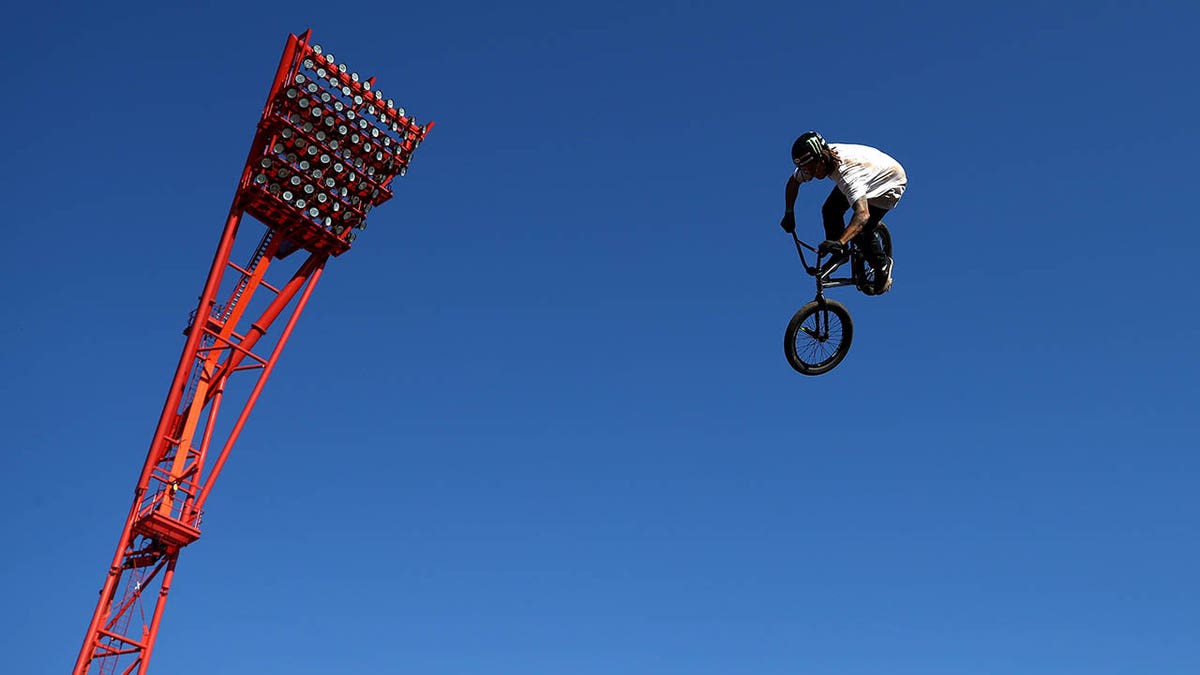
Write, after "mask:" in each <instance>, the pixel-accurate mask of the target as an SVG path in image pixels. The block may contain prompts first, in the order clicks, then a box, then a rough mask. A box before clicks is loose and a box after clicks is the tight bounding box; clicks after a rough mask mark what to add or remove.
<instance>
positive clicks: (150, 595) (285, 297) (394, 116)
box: [74, 30, 433, 675]
mask: <svg viewBox="0 0 1200 675" xmlns="http://www.w3.org/2000/svg"><path fill="white" fill-rule="evenodd" d="M311 35H312V31H311V30H310V31H308V32H306V33H304V35H302V36H296V35H290V36H289V37H288V41H287V46H286V47H285V48H284V51H283V59H282V60H281V61H280V64H279V70H278V71H277V72H276V74H275V81H274V82H273V83H272V85H271V93H270V95H269V96H268V97H267V105H266V108H264V110H263V114H262V119H261V120H260V121H259V123H258V130H257V132H256V133H255V135H254V142H253V144H252V145H251V146H250V156H249V158H248V159H247V160H246V166H245V168H244V169H243V170H242V178H241V181H240V182H239V183H238V189H237V194H236V196H235V197H234V200H233V206H232V207H231V208H230V210H229V217H228V219H227V220H226V222H225V229H224V231H223V232H222V234H221V239H220V243H218V245H217V252H216V256H215V257H214V259H213V264H212V268H211V269H210V270H209V273H208V280H207V281H206V282H205V284H204V291H203V293H202V294H201V296H200V304H199V306H198V307H197V309H196V311H195V313H194V314H193V315H192V319H191V320H190V321H189V323H188V325H187V328H186V329H185V330H184V334H185V335H186V336H187V340H186V342H185V344H184V347H183V354H182V355H181V357H180V359H179V365H178V367H177V368H176V370H175V378H174V380H172V382H171V388H170V390H169V391H168V393H167V400H166V404H165V405H164V406H163V412H162V416H161V417H160V418H159V420H158V426H157V427H156V428H155V430H154V437H153V439H152V440H151V442H150V451H149V454H148V456H147V457H146V464H145V466H144V467H143V468H142V473H141V476H140V477H139V478H138V482H137V487H136V489H135V490H134V498H133V505H132V507H131V508H130V510H129V517H128V518H127V519H126V521H125V527H124V529H123V530H122V531H121V539H120V542H119V543H118V544H117V551H116V554H115V555H114V556H113V561H112V565H111V566H110V567H109V569H108V575H107V576H106V577H105V580H104V587H103V588H102V589H101V590H100V601H99V602H98V603H97V605H96V612H95V614H93V616H92V621H91V623H90V624H89V625H88V630H87V636H86V637H85V638H84V641H83V648H82V649H81V650H80V652H79V658H78V660H77V661H76V662H75V670H74V673H75V674H76V675H82V674H83V673H87V672H97V673H118V672H119V673H122V675H128V674H130V673H134V672H137V673H145V672H146V671H147V668H148V666H149V663H150V655H151V653H152V651H153V649H154V640H155V637H156V636H157V634H158V627H159V624H160V622H161V620H162V614H163V607H164V605H165V604H166V600H167V593H168V592H169V591H170V589H171V581H172V577H173V576H174V574H175V564H176V562H177V561H178V559H179V552H180V551H181V550H182V549H183V547H185V546H187V545H188V544H190V543H192V542H194V541H196V539H198V538H199V537H200V520H201V516H202V514H203V512H204V503H205V501H206V500H207V499H208V497H209V494H210V493H211V491H212V487H213V484H214V483H215V482H216V479H217V477H218V476H219V475H220V473H221V467H222V466H224V464H225V460H226V459H227V458H228V456H229V451H230V450H231V449H232V447H233V445H234V442H235V441H236V440H237V437H238V435H239V434H240V433H241V430H242V427H243V426H244V425H245V423H246V418H247V417H248V416H249V415H250V410H251V409H252V408H253V407H254V403H255V401H256V400H257V399H258V395H259V393H260V392H261V391H262V388H263V385H265V384H266V381H267V378H268V377H269V376H270V374H271V370H272V369H273V368H274V367H275V363H276V362H277V361H278V359H279V354H280V352H281V351H282V349H283V346H284V344H285V343H286V342H287V339H288V336H289V335H290V334H291V332H292V329H293V327H295V325H296V320H297V319H298V318H299V316H300V313H301V312H302V311H303V310H304V306H305V304H306V303H307V301H308V298H309V296H310V295H311V294H312V291H313V288H314V287H315V286H316V284H317V281H318V280H319V279H320V277H321V272H322V270H323V269H324V267H325V262H326V261H327V260H328V259H329V257H330V256H337V255H341V254H342V253H345V252H346V251H347V250H349V249H350V245H351V244H352V243H353V242H354V239H355V236H356V235H357V230H360V229H362V228H363V227H365V225H366V216H367V213H368V212H369V211H370V210H371V209H372V208H373V207H375V206H378V205H379V204H381V203H383V202H385V201H387V200H388V199H391V197H392V192H391V187H390V186H391V183H392V180H393V179H394V178H395V177H396V176H403V175H404V173H405V171H406V170H407V168H408V165H409V162H410V161H411V160H412V155H413V151H414V150H416V148H417V146H419V145H420V144H421V141H422V140H424V138H425V134H427V133H428V132H429V129H430V128H431V127H432V126H433V123H432V122H430V123H427V124H424V125H418V124H417V123H416V121H415V120H414V119H413V118H412V117H411V116H409V115H407V114H406V113H405V111H404V108H398V107H396V106H395V104H394V103H393V102H392V100H391V99H387V98H384V96H383V94H381V93H380V92H379V91H378V90H377V89H375V87H374V85H375V78H370V79H366V80H364V79H361V78H359V76H358V73H354V72H350V71H348V70H347V68H346V65H345V64H343V63H339V62H338V61H336V60H335V59H334V57H333V55H332V54H330V53H329V52H326V51H323V50H322V49H321V47H320V45H315V44H310V43H309V38H310V36H311ZM246 214H249V215H250V216H252V217H253V218H254V219H256V220H258V221H260V222H261V223H262V224H264V225H266V228H267V229H266V232H265V233H264V234H262V239H261V240H260V241H259V243H258V245H257V246H256V247H255V248H254V249H253V253H252V254H251V256H250V259H249V261H248V262H247V263H246V264H245V265H244V266H242V265H238V264H236V263H234V262H233V261H232V260H231V259H230V256H231V254H232V252H233V249H234V245H235V242H236V240H237V235H238V230H239V227H240V225H241V223H242V217H243V216H244V215H246ZM298 251H304V252H306V253H307V254H308V255H307V258H304V259H303V260H302V261H301V262H300V263H299V266H298V268H296V269H295V270H294V271H293V272H292V273H291V275H290V277H287V278H286V280H285V281H282V283H277V284H274V285H273V284H271V283H268V281H267V279H266V277H267V270H268V268H269V267H271V265H272V263H274V262H275V261H278V260H281V259H283V258H286V257H288V256H290V255H291V254H292V253H296V252H298ZM228 270H232V272H233V274H231V275H230V278H229V279H226V280H225V281H226V283H225V284H222V279H223V277H224V275H225V273H226V271H228ZM285 275H286V273H285ZM260 290H265V291H267V294H268V296H267V297H268V301H267V302H266V304H265V308H264V309H262V310H261V312H260V313H258V316H257V318H253V319H252V320H249V317H250V316H252V315H251V314H247V309H248V308H249V307H250V305H251V301H252V298H253V297H254V295H255V293H257V292H258V291H260ZM218 298H220V299H222V300H223V302H218ZM293 300H295V302H294V303H293ZM259 304H260V305H261V304H262V303H259ZM289 307H290V309H289ZM285 315H286V318H284V319H283V324H284V326H283V330H282V331H281V332H280V333H279V337H278V339H276V340H275V342H274V345H273V346H271V345H268V344H266V343H265V342H263V343H260V338H262V337H263V336H264V335H265V334H266V333H267V329H268V328H270V327H271V326H272V325H273V324H274V323H275V322H276V320H278V319H280V318H281V317H283V316H285ZM239 327H240V328H239ZM268 350H269V353H268ZM241 373H245V374H247V375H253V376H254V377H244V376H241V375H239V377H238V378H237V379H238V380H244V381H245V382H244V384H243V386H245V387H246V388H248V394H247V395H246V398H245V400H244V402H241V410H240V411H239V412H237V413H236V416H235V417H233V416H229V415H227V416H226V417H227V418H230V417H233V422H232V426H231V427H230V429H229V431H228V432H227V433H226V432H224V431H222V432H221V433H215V430H216V429H217V428H218V427H217V416H218V412H220V413H228V412H229V411H228V410H221V403H222V398H223V396H224V395H225V393H226V389H227V385H228V383H229V381H230V378H231V377H232V376H234V375H235V374H241ZM240 384H242V383H240ZM228 407H230V408H233V407H236V406H228ZM221 428H222V429H224V427H221Z"/></svg>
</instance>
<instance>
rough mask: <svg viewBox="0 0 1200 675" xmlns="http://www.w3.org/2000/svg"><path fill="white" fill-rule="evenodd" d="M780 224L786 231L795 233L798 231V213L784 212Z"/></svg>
mask: <svg viewBox="0 0 1200 675" xmlns="http://www.w3.org/2000/svg"><path fill="white" fill-rule="evenodd" d="M779 226H780V227H782V228H783V231H784V232H787V233H788V234H794V233H795V232H796V214H794V213H792V212H791V211H788V212H787V213H784V214H783V220H781V221H779Z"/></svg>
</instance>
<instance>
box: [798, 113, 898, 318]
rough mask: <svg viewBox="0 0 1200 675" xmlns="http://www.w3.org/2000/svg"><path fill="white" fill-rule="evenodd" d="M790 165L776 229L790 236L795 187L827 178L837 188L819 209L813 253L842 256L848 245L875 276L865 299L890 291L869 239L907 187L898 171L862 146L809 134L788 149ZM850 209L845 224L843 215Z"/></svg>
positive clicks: (883, 263) (880, 254) (887, 265)
mask: <svg viewBox="0 0 1200 675" xmlns="http://www.w3.org/2000/svg"><path fill="white" fill-rule="evenodd" d="M792 163H793V164H795V165H796V170H795V172H794V173H792V175H791V176H790V177H789V178H788V181H787V186H786V188H785V189H784V196H785V198H786V203H785V204H784V208H785V211H784V214H783V220H781V221H780V222H779V225H780V227H782V228H783V229H784V231H785V232H787V233H788V234H792V233H794V232H795V231H796V215H795V213H793V212H792V209H793V207H794V206H795V205H796V195H797V194H799V192H800V185H801V184H802V183H806V182H808V181H810V180H812V179H814V178H816V179H818V180H820V179H822V178H832V179H833V180H834V182H835V183H837V185H835V186H834V187H833V191H832V192H830V193H829V197H828V198H827V199H826V200H825V205H824V206H822V207H821V218H822V220H823V221H824V224H825V241H823V242H821V245H820V246H819V247H818V249H817V250H818V251H819V252H820V253H821V254H822V255H824V254H827V253H829V254H833V255H842V254H843V253H844V252H845V247H846V244H847V243H849V242H850V241H854V243H855V244H856V245H857V246H858V248H859V250H860V251H862V252H863V255H864V256H865V257H866V259H867V263H868V264H870V265H871V268H872V270H873V271H874V272H875V274H874V277H875V285H874V288H870V289H865V290H866V292H867V293H868V294H871V295H878V294H880V293H886V292H887V291H888V290H889V289H890V288H891V286H892V259H891V258H889V257H888V256H887V255H886V254H885V253H884V251H883V248H882V247H881V246H880V243H879V240H878V239H877V238H876V237H875V236H874V234H875V228H876V227H877V226H878V225H879V222H880V220H882V219H883V215H884V214H885V213H887V212H888V211H890V210H892V209H893V208H895V207H896V204H897V203H898V202H899V201H900V197H901V195H903V194H904V188H905V186H906V185H907V184H908V177H907V176H906V175H905V174H904V167H902V166H900V163H899V162H897V161H896V160H894V159H892V158H891V157H889V156H888V155H886V154H884V153H883V152H881V151H879V150H876V149H875V148H872V147H869V146H866V145H852V144H849V143H826V142H825V139H824V138H822V137H821V134H818V133H817V132H815V131H807V132H805V133H803V134H801V135H800V137H799V138H797V139H796V142H795V143H793V144H792ZM851 207H853V208H854V215H852V216H851V217H850V224H849V225H846V222H845V216H846V211H847V210H849V209H850V208H851Z"/></svg>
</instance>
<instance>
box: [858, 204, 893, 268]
mask: <svg viewBox="0 0 1200 675" xmlns="http://www.w3.org/2000/svg"><path fill="white" fill-rule="evenodd" d="M887 212H888V210H887V209H885V208H880V207H878V206H871V207H870V216H869V217H868V218H867V223H866V224H865V225H863V229H862V232H859V233H858V236H856V237H854V243H855V245H857V246H858V250H860V251H862V252H863V256H864V257H866V259H867V262H868V263H870V264H871V267H874V268H875V269H879V268H880V267H881V266H882V265H883V263H884V262H885V259H886V258H887V253H885V252H884V250H883V244H881V243H880V241H879V238H878V237H876V236H875V229H876V228H877V227H879V222H880V221H881V220H883V216H884V214H886V213H887Z"/></svg>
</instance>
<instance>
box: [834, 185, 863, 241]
mask: <svg viewBox="0 0 1200 675" xmlns="http://www.w3.org/2000/svg"><path fill="white" fill-rule="evenodd" d="M870 217H871V207H869V206H867V198H866V197H859V199H858V201H856V202H854V215H853V216H851V218H850V224H849V225H847V226H846V231H845V232H843V233H842V236H841V238H840V239H838V241H840V242H842V243H843V244H847V243H849V242H850V240H851V239H853V238H855V237H856V236H858V233H859V232H862V230H863V228H864V227H866V225H867V219H868V218H870Z"/></svg>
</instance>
